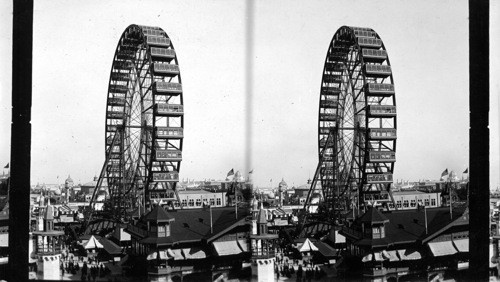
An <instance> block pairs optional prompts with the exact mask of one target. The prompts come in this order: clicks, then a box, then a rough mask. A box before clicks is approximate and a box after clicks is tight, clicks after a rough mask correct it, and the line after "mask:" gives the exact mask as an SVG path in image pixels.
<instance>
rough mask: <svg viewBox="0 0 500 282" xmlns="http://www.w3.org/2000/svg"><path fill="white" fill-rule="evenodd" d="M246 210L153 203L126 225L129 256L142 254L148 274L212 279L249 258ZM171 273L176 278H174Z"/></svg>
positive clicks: (238, 266) (178, 277)
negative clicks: (170, 207) (169, 207)
mask: <svg viewBox="0 0 500 282" xmlns="http://www.w3.org/2000/svg"><path fill="white" fill-rule="evenodd" d="M247 216H248V211H246V210H243V209H241V210H239V211H238V213H237V214H236V213H235V209H234V208H207V209H205V210H203V209H183V210H169V211H167V210H165V209H164V208H162V207H161V206H155V207H154V208H153V209H152V210H151V211H150V212H148V213H147V214H145V215H143V216H142V217H141V218H140V219H137V220H136V221H135V223H133V224H129V225H128V226H127V228H126V229H125V231H126V232H127V233H129V234H130V235H131V245H132V247H131V250H132V255H134V256H136V257H139V258H140V257H145V258H146V259H147V261H148V275H149V276H150V277H153V279H154V277H156V276H158V275H160V276H162V277H167V281H171V280H169V279H181V280H182V278H186V279H187V278H189V277H191V278H193V277H194V276H196V277H198V278H199V279H200V281H205V280H210V281H212V280H214V278H215V277H218V276H220V274H221V273H222V272H227V271H228V270H230V269H231V270H235V271H239V270H241V269H242V265H243V263H244V262H249V260H250V248H249V245H248V238H249V237H248V236H249V231H250V223H249V222H248V221H247V219H246V218H247ZM176 277H177V278H176Z"/></svg>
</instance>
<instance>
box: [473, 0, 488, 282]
mask: <svg viewBox="0 0 500 282" xmlns="http://www.w3.org/2000/svg"><path fill="white" fill-rule="evenodd" d="M469 77H470V81H469V83H470V92H469V106H470V130H469V147H470V151H469V162H470V166H469V173H470V191H469V193H470V205H469V211H470V214H469V215H470V220H469V242H470V243H469V244H470V248H469V249H470V267H469V271H470V275H471V276H470V278H474V281H487V280H488V275H489V273H488V272H489V220H490V219H489V190H490V185H489V181H490V174H489V129H488V113H489V102H490V101H489V91H490V89H489V84H490V80H489V0H469Z"/></svg>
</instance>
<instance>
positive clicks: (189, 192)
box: [178, 190, 214, 195]
mask: <svg viewBox="0 0 500 282" xmlns="http://www.w3.org/2000/svg"><path fill="white" fill-rule="evenodd" d="M178 193H179V194H184V195H186V194H188V195H190V194H193V195H194V194H196V195H197V194H214V192H210V191H207V190H182V191H179V192H178Z"/></svg>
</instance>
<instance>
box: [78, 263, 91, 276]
mask: <svg viewBox="0 0 500 282" xmlns="http://www.w3.org/2000/svg"><path fill="white" fill-rule="evenodd" d="M77 265H78V264H77ZM87 270H88V266H87V263H86V262H84V263H83V266H82V277H83V276H86V275H87Z"/></svg>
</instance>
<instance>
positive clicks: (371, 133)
mask: <svg viewBox="0 0 500 282" xmlns="http://www.w3.org/2000/svg"><path fill="white" fill-rule="evenodd" d="M396 125H397V123H396V98H395V91H394V80H393V76H392V70H391V66H390V62H389V57H388V56H387V51H386V49H385V46H384V44H383V42H382V40H381V39H380V36H379V35H378V34H377V33H376V32H375V31H374V30H373V29H371V28H360V27H348V26H343V27H341V28H339V29H338V30H337V32H336V33H335V35H334V36H333V39H332V40H331V42H330V45H329V47H328V52H327V55H326V59H325V65H324V68H323V76H322V80H321V89H320V99H319V115H318V154H319V161H318V166H317V169H316V173H315V176H314V179H313V181H312V184H311V188H310V191H309V194H308V196H307V199H306V202H305V204H304V212H307V211H308V210H309V207H310V206H311V204H310V198H311V194H312V192H313V191H314V190H315V188H316V184H317V183H320V184H321V190H322V193H323V201H322V202H321V204H320V206H319V207H318V209H319V214H320V217H321V218H322V220H323V222H331V223H335V222H338V221H339V220H341V213H342V212H347V211H349V210H353V209H359V208H362V207H364V206H366V205H385V204H389V205H394V203H393V199H392V194H391V186H392V174H393V171H394V163H395V161H396V138H397V134H396V127H397V126H396ZM394 208H397V207H396V206H394ZM303 223H305V220H303Z"/></svg>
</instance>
